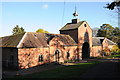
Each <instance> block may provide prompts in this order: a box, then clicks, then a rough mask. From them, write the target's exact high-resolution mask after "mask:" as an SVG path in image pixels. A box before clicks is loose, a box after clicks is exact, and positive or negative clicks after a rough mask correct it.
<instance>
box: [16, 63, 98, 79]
mask: <svg viewBox="0 0 120 80" xmlns="http://www.w3.org/2000/svg"><path fill="white" fill-rule="evenodd" d="M98 63H99V62H95V61H94V62H88V63H76V64H75V65H69V66H63V67H59V68H55V69H52V70H47V71H43V72H38V73H34V74H29V75H25V76H17V77H16V78H79V77H80V75H81V74H82V73H84V72H86V71H87V70H88V69H90V68H92V67H94V66H95V65H96V64H98Z"/></svg>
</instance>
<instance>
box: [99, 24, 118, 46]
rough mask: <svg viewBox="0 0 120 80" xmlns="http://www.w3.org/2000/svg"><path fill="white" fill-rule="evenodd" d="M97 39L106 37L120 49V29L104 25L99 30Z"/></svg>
mask: <svg viewBox="0 0 120 80" xmlns="http://www.w3.org/2000/svg"><path fill="white" fill-rule="evenodd" d="M97 37H106V38H108V39H110V40H112V41H113V42H115V43H117V44H118V47H119V48H120V28H119V27H115V28H114V27H112V26H111V25H110V24H103V25H102V26H100V29H99V30H98V33H97Z"/></svg>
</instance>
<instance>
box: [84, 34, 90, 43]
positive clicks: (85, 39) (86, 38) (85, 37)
mask: <svg viewBox="0 0 120 80" xmlns="http://www.w3.org/2000/svg"><path fill="white" fill-rule="evenodd" d="M88 40H89V36H88V32H85V34H84V41H85V42H87V41H88Z"/></svg>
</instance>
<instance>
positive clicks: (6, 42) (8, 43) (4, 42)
mask: <svg viewBox="0 0 120 80" xmlns="http://www.w3.org/2000/svg"><path fill="white" fill-rule="evenodd" d="M23 35H24V33H21V34H17V35H11V36H6V37H1V38H0V43H1V44H0V47H17V45H18V44H19V42H20V40H21V39H22V37H23Z"/></svg>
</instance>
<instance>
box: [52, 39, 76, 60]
mask: <svg viewBox="0 0 120 80" xmlns="http://www.w3.org/2000/svg"><path fill="white" fill-rule="evenodd" d="M63 45H65V44H64V43H63V42H62V41H60V39H59V38H57V37H55V38H53V39H52V40H51V41H50V55H51V58H50V59H51V62H53V61H55V56H53V55H54V54H55V51H56V50H57V49H58V50H59V51H60V59H59V62H64V61H65V60H67V58H66V55H67V52H68V51H69V53H70V57H69V59H70V60H73V58H74V56H75V54H76V53H77V51H76V49H77V46H63Z"/></svg>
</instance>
